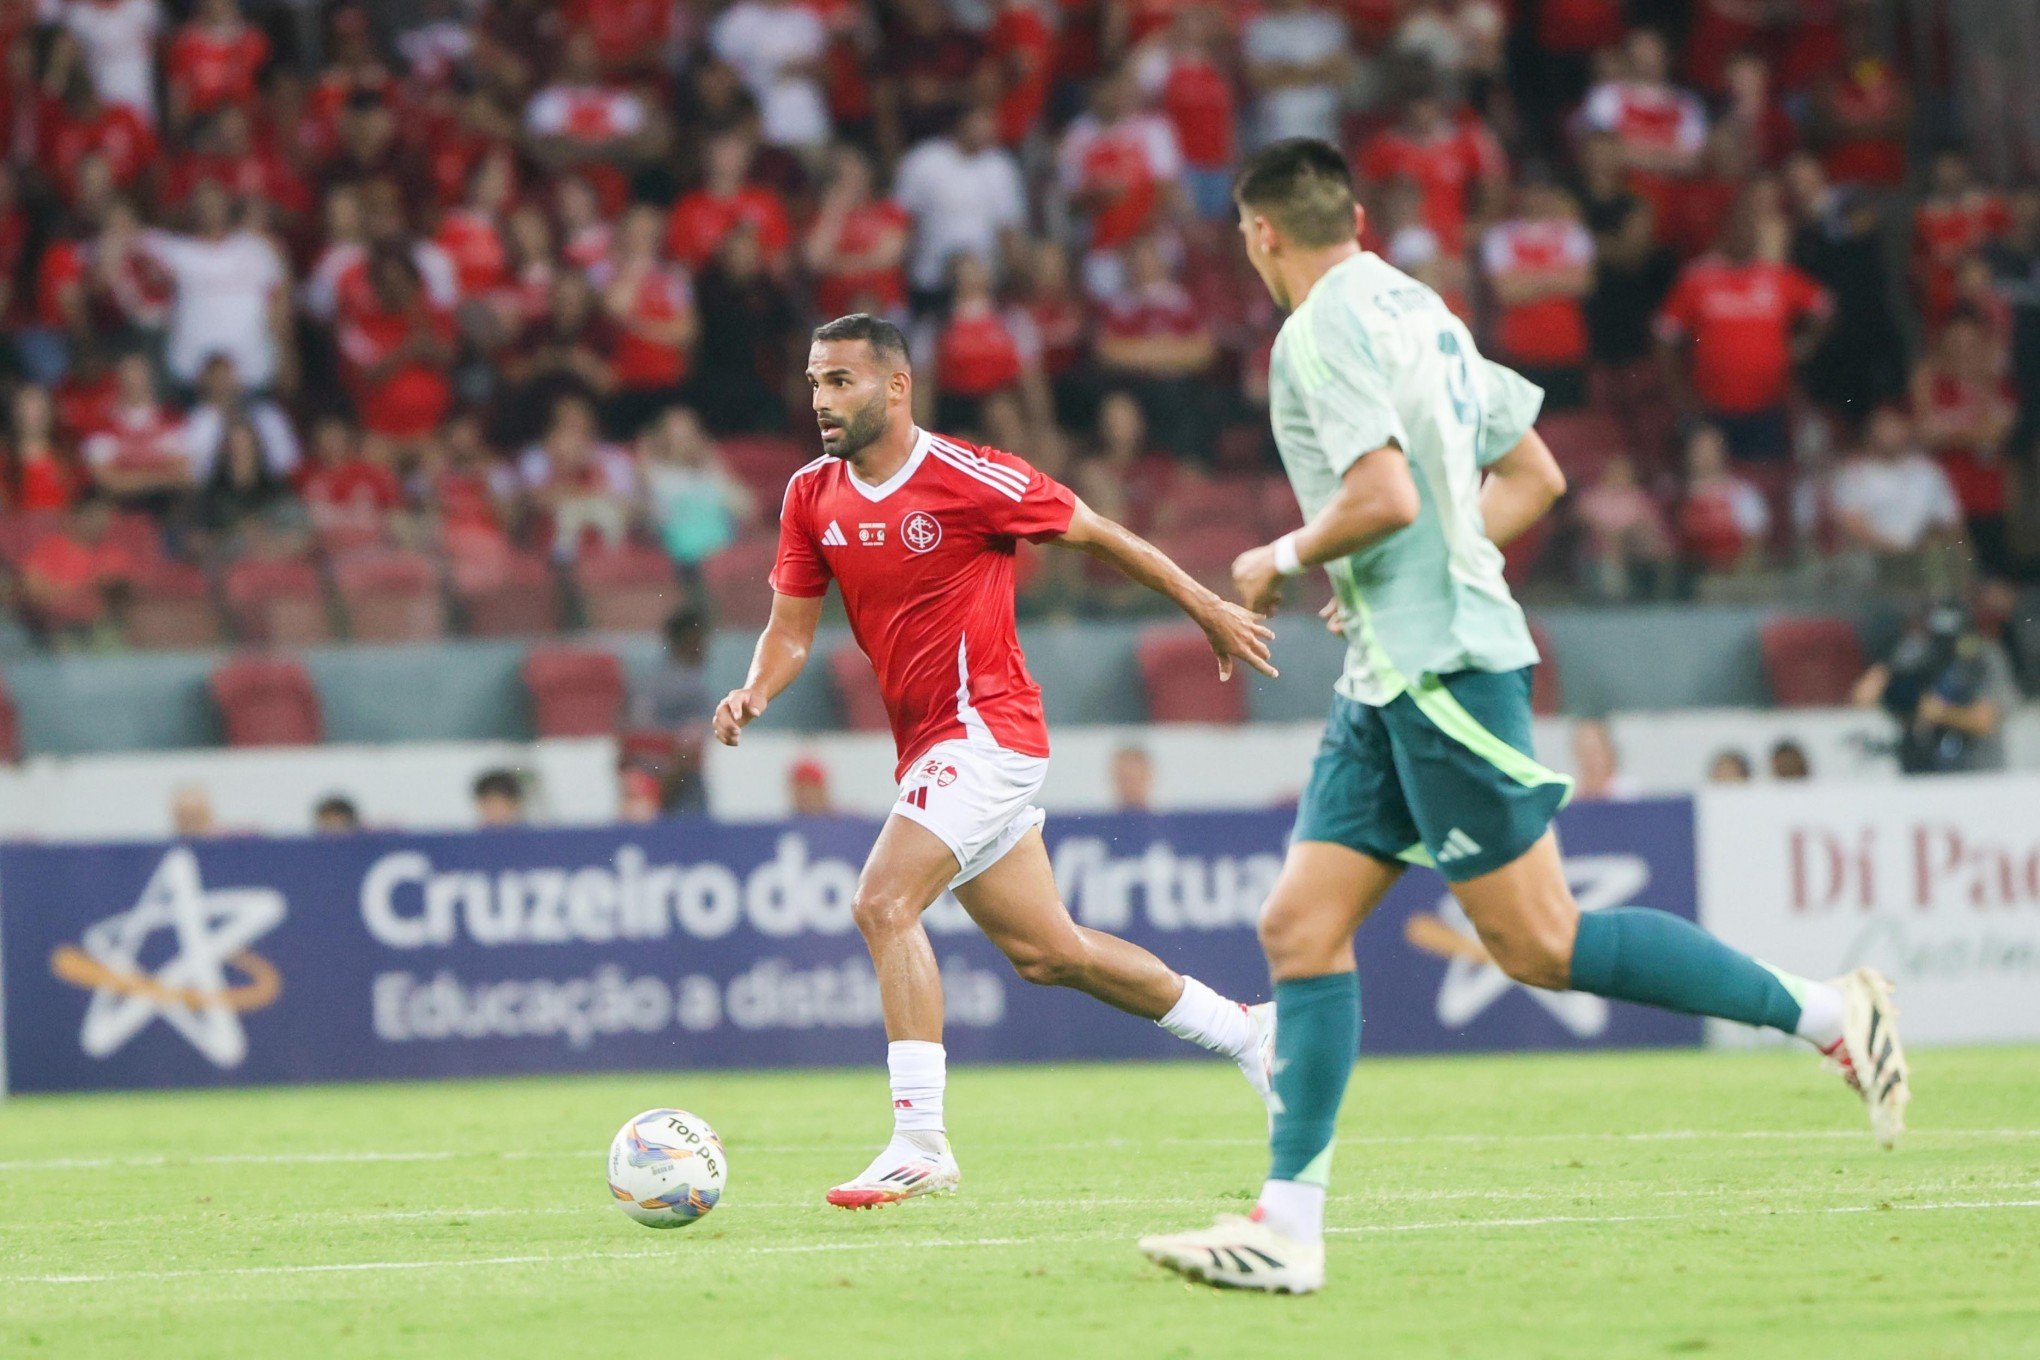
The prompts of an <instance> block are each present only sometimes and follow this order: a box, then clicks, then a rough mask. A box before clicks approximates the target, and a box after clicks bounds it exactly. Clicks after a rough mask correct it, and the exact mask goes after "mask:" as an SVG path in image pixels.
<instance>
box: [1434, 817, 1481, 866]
mask: <svg viewBox="0 0 2040 1360" xmlns="http://www.w3.org/2000/svg"><path fill="white" fill-rule="evenodd" d="M1479 853H1480V842H1479V841H1477V840H1475V839H1474V838H1473V837H1471V836H1469V835H1467V834H1466V833H1465V832H1464V831H1461V830H1460V829H1459V828H1458V827H1456V826H1455V827H1453V828H1452V829H1451V830H1450V831H1448V832H1446V833H1445V843H1444V844H1443V845H1441V846H1439V847H1438V853H1437V855H1436V859H1437V861H1438V862H1439V863H1440V864H1451V863H1454V862H1455V861H1458V860H1462V859H1465V858H1466V857H1467V856H1469V855H1477V854H1479Z"/></svg>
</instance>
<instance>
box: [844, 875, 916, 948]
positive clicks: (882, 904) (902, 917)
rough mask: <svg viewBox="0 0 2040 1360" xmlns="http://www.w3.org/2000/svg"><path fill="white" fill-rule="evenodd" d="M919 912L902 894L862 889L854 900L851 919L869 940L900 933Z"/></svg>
mask: <svg viewBox="0 0 2040 1360" xmlns="http://www.w3.org/2000/svg"><path fill="white" fill-rule="evenodd" d="M919 915H920V911H919V910H918V909H917V908H916V907H915V906H914V904H913V903H912V902H910V901H908V900H907V899H906V898H904V897H902V896H900V895H899V894H898V893H889V892H883V891H869V890H866V889H864V888H859V889H858V890H857V895H856V896H855V897H854V898H852V899H851V901H850V919H851V920H853V921H855V922H856V923H857V929H858V931H859V932H860V933H861V934H862V935H863V936H864V938H865V939H867V940H869V939H873V938H883V937H885V936H888V935H895V934H898V933H899V932H900V931H902V930H905V929H906V928H907V927H908V926H910V925H912V924H913V923H914V920H915V918H916V917H918V916H919Z"/></svg>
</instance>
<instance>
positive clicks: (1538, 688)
mask: <svg viewBox="0 0 2040 1360" xmlns="http://www.w3.org/2000/svg"><path fill="white" fill-rule="evenodd" d="M1530 640H1531V641H1532V642H1534V643H1536V644H1537V669H1535V670H1533V671H1531V672H1530V711H1531V712H1532V713H1535V714H1536V715H1537V716H1538V717H1540V718H1550V717H1555V716H1556V715H1557V714H1559V713H1560V712H1562V711H1563V710H1564V707H1565V690H1564V689H1563V688H1562V687H1561V686H1560V685H1559V677H1558V653H1557V651H1556V650H1554V649H1553V648H1552V645H1551V634H1549V633H1547V632H1545V631H1544V629H1543V628H1541V627H1540V626H1538V623H1537V620H1535V619H1531V620H1530Z"/></svg>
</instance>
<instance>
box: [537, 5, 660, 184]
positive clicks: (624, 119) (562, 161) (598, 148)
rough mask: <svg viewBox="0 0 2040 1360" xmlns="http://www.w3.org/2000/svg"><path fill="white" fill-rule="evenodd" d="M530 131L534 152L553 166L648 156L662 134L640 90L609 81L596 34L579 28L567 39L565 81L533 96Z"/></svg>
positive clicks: (563, 61)
mask: <svg viewBox="0 0 2040 1360" xmlns="http://www.w3.org/2000/svg"><path fill="white" fill-rule="evenodd" d="M524 131H525V133H526V135H527V136H528V137H529V139H530V147H531V153H532V155H534V156H536V157H537V158H538V159H539V160H540V161H541V162H543V163H544V164H545V165H546V166H548V167H549V168H552V169H560V168H563V167H566V166H571V165H579V164H582V163H583V162H587V161H603V162H611V163H615V162H621V161H635V160H638V159H640V158H642V157H643V156H644V155H645V154H646V153H647V152H648V151H649V150H650V149H651V144H652V141H653V140H654V138H655V136H656V133H655V131H654V130H653V128H652V124H651V118H650V114H649V110H647V109H646V108H645V101H644V100H643V99H642V98H640V97H639V96H638V94H637V93H636V91H634V90H627V89H624V88H622V87H620V86H617V85H612V84H609V83H607V82H606V81H604V79H603V77H602V57H601V54H600V53H599V52H598V51H597V50H596V47H595V39H594V37H593V35H591V34H590V33H588V32H587V31H586V30H585V29H576V30H574V31H573V32H572V33H570V34H569V35H568V37H567V40H566V47H565V49H564V51H563V52H562V55H561V60H560V74H559V79H558V80H556V81H555V82H554V83H552V84H551V85H548V86H546V87H545V88H544V89H542V90H540V91H539V92H538V93H537V94H535V95H533V96H532V98H531V103H530V104H528V105H527V106H526V107H525V110H524Z"/></svg>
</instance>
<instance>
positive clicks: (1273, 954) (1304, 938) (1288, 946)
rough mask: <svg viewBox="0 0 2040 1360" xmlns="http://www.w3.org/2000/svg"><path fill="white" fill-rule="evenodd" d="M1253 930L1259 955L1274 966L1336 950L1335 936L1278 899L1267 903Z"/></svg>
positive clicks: (1310, 915)
mask: <svg viewBox="0 0 2040 1360" xmlns="http://www.w3.org/2000/svg"><path fill="white" fill-rule="evenodd" d="M1255 928H1256V930H1257V931H1258V932H1259V934H1260V936H1261V952H1262V953H1264V954H1266V955H1267V956H1268V959H1269V961H1270V962H1271V963H1274V964H1277V965H1280V964H1281V963H1283V962H1285V961H1290V960H1301V959H1303V958H1305V957H1307V956H1311V955H1316V954H1321V953H1324V952H1325V951H1326V950H1330V949H1336V948H1337V947H1338V940H1337V939H1336V938H1335V937H1334V936H1335V932H1333V931H1332V930H1330V929H1327V928H1326V926H1325V925H1324V924H1323V923H1322V922H1321V921H1317V920H1314V919H1313V918H1312V914H1311V913H1309V912H1306V911H1301V910H1297V909H1295V908H1294V907H1293V906H1292V905H1291V904H1290V903H1289V902H1287V901H1285V899H1283V898H1280V897H1277V898H1274V899H1271V900H1270V901H1269V903H1268V907H1267V909H1266V910H1265V911H1263V912H1262V913H1261V919H1260V921H1259V922H1258V923H1257V924H1256V927H1255Z"/></svg>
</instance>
